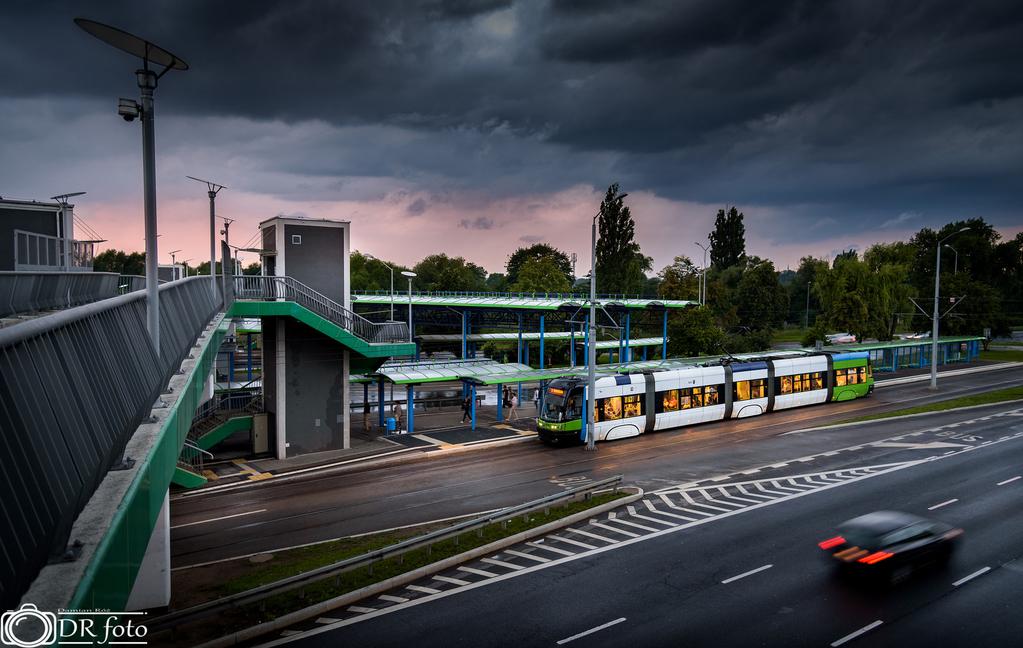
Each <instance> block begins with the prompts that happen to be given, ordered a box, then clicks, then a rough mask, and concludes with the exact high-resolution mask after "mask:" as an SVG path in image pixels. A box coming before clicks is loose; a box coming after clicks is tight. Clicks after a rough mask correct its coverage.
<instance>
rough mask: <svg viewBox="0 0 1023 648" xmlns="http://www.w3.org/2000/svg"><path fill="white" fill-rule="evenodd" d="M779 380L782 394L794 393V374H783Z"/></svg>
mask: <svg viewBox="0 0 1023 648" xmlns="http://www.w3.org/2000/svg"><path fill="white" fill-rule="evenodd" d="M778 380H779V384H780V386H781V389H779V390H778V391H779V392H781V393H782V394H791V393H792V376H782V377H781V378H779V379H778Z"/></svg>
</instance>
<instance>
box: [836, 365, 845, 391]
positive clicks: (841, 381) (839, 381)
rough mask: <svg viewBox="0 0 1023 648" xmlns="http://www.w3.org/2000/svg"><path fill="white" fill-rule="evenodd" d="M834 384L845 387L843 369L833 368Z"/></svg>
mask: <svg viewBox="0 0 1023 648" xmlns="http://www.w3.org/2000/svg"><path fill="white" fill-rule="evenodd" d="M835 386H836V387H845V369H835Z"/></svg>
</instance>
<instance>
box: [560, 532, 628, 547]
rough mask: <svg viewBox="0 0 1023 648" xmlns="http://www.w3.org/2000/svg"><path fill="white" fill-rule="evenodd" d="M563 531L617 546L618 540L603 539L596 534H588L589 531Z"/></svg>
mask: <svg viewBox="0 0 1023 648" xmlns="http://www.w3.org/2000/svg"><path fill="white" fill-rule="evenodd" d="M565 531H568V532H569V533H578V534H579V535H584V536H587V537H589V538H593V539H594V540H603V541H604V542H607V543H610V544H618V540H616V539H614V538H605V537H604V536H602V535H597V534H596V533H590V532H589V531H584V530H583V529H565Z"/></svg>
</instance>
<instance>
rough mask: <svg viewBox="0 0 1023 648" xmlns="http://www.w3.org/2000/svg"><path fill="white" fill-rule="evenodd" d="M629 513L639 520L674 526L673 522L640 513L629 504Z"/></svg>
mask: <svg viewBox="0 0 1023 648" xmlns="http://www.w3.org/2000/svg"><path fill="white" fill-rule="evenodd" d="M629 514H630V515H632V517H634V518H638V519H640V520H646V521H647V522H654V523H656V524H663V525H664V526H675V523H674V522H668V521H667V520H658V519H657V518H652V517H650V516H649V515H642V514H640V513H637V512H636V509H634V508H632V507H631V506H630V507H629Z"/></svg>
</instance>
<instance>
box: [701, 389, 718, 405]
mask: <svg viewBox="0 0 1023 648" xmlns="http://www.w3.org/2000/svg"><path fill="white" fill-rule="evenodd" d="M703 404H704V406H705V407H710V406H711V405H717V404H718V386H717V385H707V386H706V387H704V388H703Z"/></svg>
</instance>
